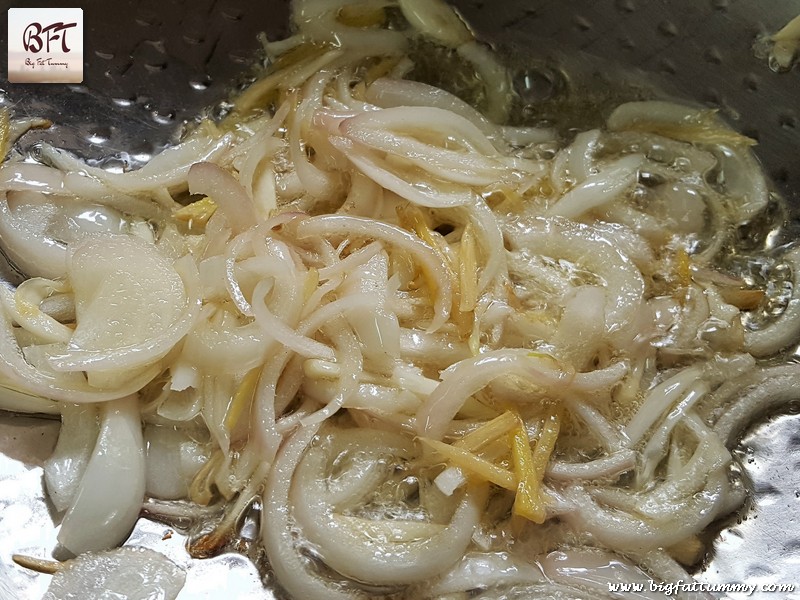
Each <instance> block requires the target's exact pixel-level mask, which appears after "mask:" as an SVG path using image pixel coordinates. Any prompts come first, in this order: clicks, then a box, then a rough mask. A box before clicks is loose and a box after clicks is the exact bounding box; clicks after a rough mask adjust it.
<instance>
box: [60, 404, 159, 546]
mask: <svg viewBox="0 0 800 600" xmlns="http://www.w3.org/2000/svg"><path fill="white" fill-rule="evenodd" d="M121 465H125V467H124V468H121ZM144 491H145V460H144V440H143V438H142V425H141V422H140V420H139V401H138V399H137V398H136V396H128V397H126V398H121V399H119V400H114V401H111V402H107V403H105V404H103V405H102V406H101V408H100V434H99V435H98V438H97V443H96V444H95V447H94V450H93V451H92V457H91V458H90V459H89V463H88V464H87V466H86V470H85V471H84V473H83V477H82V478H81V483H80V485H79V486H78V490H77V492H76V493H75V497H74V498H73V501H72V504H71V505H70V507H69V509H68V510H67V513H66V515H64V520H63V521H62V522H61V529H60V530H59V532H58V541H59V543H60V544H61V545H62V546H63V547H64V548H66V549H67V550H69V551H70V552H72V553H73V554H80V553H82V552H87V551H94V550H107V549H109V548H113V547H114V546H117V545H119V544H120V543H122V542H123V541H124V540H125V538H126V537H127V536H128V534H129V533H130V532H131V530H132V529H133V526H134V524H135V523H136V520H137V518H138V517H139V509H140V507H141V505H142V500H143V499H144Z"/></svg>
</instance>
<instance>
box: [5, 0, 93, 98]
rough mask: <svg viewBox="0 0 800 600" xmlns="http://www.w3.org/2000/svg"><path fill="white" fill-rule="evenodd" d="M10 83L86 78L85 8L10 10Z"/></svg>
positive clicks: (70, 81) (76, 80)
mask: <svg viewBox="0 0 800 600" xmlns="http://www.w3.org/2000/svg"><path fill="white" fill-rule="evenodd" d="M8 80H9V81H10V82H11V83H80V82H81V81H83V10H82V9H80V8H9V9H8Z"/></svg>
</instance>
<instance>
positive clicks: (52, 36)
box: [22, 23, 78, 54]
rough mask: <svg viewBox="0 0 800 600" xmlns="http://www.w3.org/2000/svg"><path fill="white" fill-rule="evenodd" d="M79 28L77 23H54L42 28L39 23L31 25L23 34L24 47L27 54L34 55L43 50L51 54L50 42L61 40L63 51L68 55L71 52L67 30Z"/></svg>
mask: <svg viewBox="0 0 800 600" xmlns="http://www.w3.org/2000/svg"><path fill="white" fill-rule="evenodd" d="M77 26H78V24H77V23H52V24H51V25H48V26H47V27H42V25H41V24H39V23H31V24H30V25H28V26H27V27H26V28H25V31H24V32H23V34H22V46H23V48H25V51H26V52H33V53H34V54H36V53H38V52H41V51H42V49H43V48H44V49H45V52H50V42H54V41H56V40H61V51H62V52H64V53H65V54H66V53H67V52H70V49H69V47H68V46H67V30H68V29H70V28H71V27H77ZM42 35H44V39H42Z"/></svg>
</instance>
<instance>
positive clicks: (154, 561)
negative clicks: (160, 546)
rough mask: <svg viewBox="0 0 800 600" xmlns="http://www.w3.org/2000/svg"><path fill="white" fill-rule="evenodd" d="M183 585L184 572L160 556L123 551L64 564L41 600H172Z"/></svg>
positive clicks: (94, 554) (142, 550)
mask: <svg viewBox="0 0 800 600" xmlns="http://www.w3.org/2000/svg"><path fill="white" fill-rule="evenodd" d="M185 581H186V573H185V571H184V570H183V569H182V568H180V567H178V566H177V565H176V564H175V563H173V562H172V561H171V560H169V559H168V558H167V557H166V556H164V555H163V554H160V553H158V552H156V551H154V550H150V549H148V548H137V547H125V548H118V549H117V550H111V551H108V552H89V553H85V554H82V555H81V556H79V557H78V558H74V559H72V560H69V561H67V562H65V563H63V565H62V566H61V568H60V569H59V570H58V572H57V573H56V574H55V575H54V576H53V579H52V580H51V581H50V586H49V587H48V588H47V592H45V595H44V596H43V597H42V600H79V599H87V598H114V600H143V599H144V598H148V599H152V600H156V599H158V600H175V598H177V597H178V594H179V593H180V591H181V589H182V588H183V585H184V582H185Z"/></svg>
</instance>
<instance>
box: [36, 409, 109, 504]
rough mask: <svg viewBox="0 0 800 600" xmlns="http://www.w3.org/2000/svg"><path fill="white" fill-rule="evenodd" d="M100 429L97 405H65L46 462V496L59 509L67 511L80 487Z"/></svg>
mask: <svg viewBox="0 0 800 600" xmlns="http://www.w3.org/2000/svg"><path fill="white" fill-rule="evenodd" d="M99 432H100V425H99V421H98V416H97V407H96V406H95V405H94V404H82V405H81V404H66V403H65V404H63V405H62V406H61V429H60V431H59V434H58V442H57V443H56V447H55V449H54V450H53V454H52V455H51V456H50V458H48V459H47V460H46V461H45V463H44V481H45V484H46V485H47V495H48V497H49V498H50V501H51V502H52V503H53V506H54V507H55V509H56V510H57V511H58V512H63V511H65V510H67V509H68V508H69V507H70V505H71V504H72V501H73V499H74V498H75V494H76V493H77V491H78V488H79V486H80V482H81V479H82V478H83V473H84V471H85V470H86V465H87V464H88V462H89V459H90V457H91V455H92V448H93V447H94V445H95V441H96V440H97V436H98V434H99Z"/></svg>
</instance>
